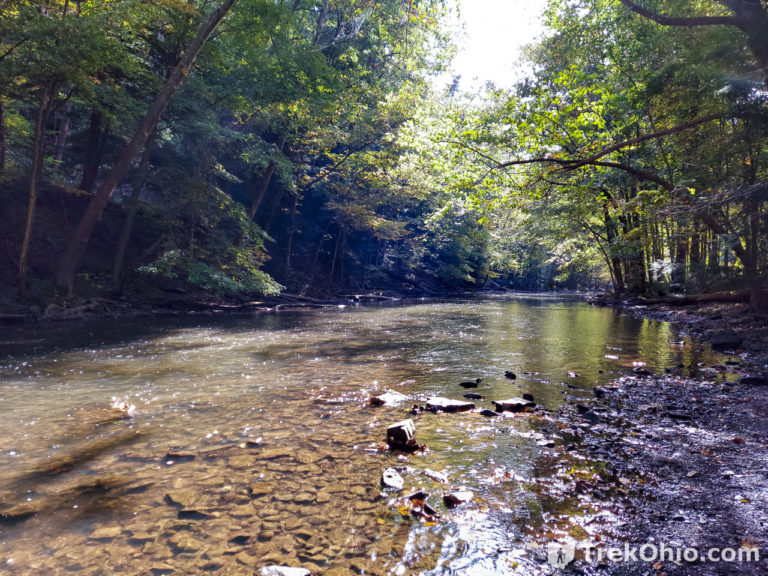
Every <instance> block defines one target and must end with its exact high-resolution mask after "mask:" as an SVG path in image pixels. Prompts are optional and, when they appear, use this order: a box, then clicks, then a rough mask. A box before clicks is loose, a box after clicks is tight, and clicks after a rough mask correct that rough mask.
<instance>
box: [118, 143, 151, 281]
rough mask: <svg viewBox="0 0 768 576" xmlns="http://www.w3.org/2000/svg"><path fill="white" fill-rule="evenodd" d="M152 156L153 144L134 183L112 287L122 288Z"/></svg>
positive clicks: (146, 153) (147, 148)
mask: <svg viewBox="0 0 768 576" xmlns="http://www.w3.org/2000/svg"><path fill="white" fill-rule="evenodd" d="M151 154H152V144H151V142H150V144H148V145H147V146H146V147H145V148H144V154H142V156H141V164H140V165H139V172H138V173H137V174H136V179H135V180H134V181H133V190H132V192H131V197H130V198H129V199H128V206H127V209H126V213H125V221H124V222H123V229H122V231H121V232H120V239H119V240H118V241H117V251H116V253H115V262H114V264H113V266H112V286H113V287H114V288H119V287H120V279H121V278H122V275H123V262H124V261H125V252H126V250H127V249H128V241H129V240H130V238H131V231H132V230H133V223H134V221H135V220H136V213H137V212H138V210H139V196H141V190H142V188H144V185H145V184H146V183H147V177H148V176H149V168H150V161H149V160H150V156H151Z"/></svg>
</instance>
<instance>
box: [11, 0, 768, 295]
mask: <svg viewBox="0 0 768 576" xmlns="http://www.w3.org/2000/svg"><path fill="white" fill-rule="evenodd" d="M454 10H455V6H453V5H452V4H450V3H446V2H441V1H438V0H423V1H419V0H409V1H405V0H392V1H389V0H385V1H381V2H368V1H365V2H363V1H358V0H339V1H335V0H334V1H330V0H294V1H292V2H287V1H277V2H276V1H273V0H239V1H237V0H219V1H218V2H216V3H211V2H197V1H192V0H191V1H189V2H182V1H181V0H162V1H160V2H143V1H142V2H135V1H128V0H111V1H109V2H105V1H79V2H77V1H71V0H56V1H53V0H30V1H10V0H7V1H5V2H3V8H2V10H1V11H0V184H1V191H0V194H2V196H3V202H2V206H3V208H2V210H3V216H4V221H5V222H6V226H5V227H4V228H3V230H2V231H1V232H0V244H2V245H3V246H4V254H3V256H2V258H3V259H4V265H3V266H2V269H3V270H4V274H3V277H2V279H0V280H1V281H2V282H3V283H5V285H7V286H8V287H9V289H8V290H7V291H6V292H7V294H8V296H7V297H6V299H12V298H15V297H11V296H10V294H11V293H12V292H16V293H17V294H19V295H21V297H23V298H26V299H28V300H32V301H38V302H48V301H50V300H52V299H54V298H57V297H66V296H68V295H73V294H74V295H86V294H113V295H114V294H116V293H122V294H124V295H130V294H134V295H141V294H143V295H146V294H150V293H166V294H167V293H169V291H170V293H177V292H178V291H192V292H202V293H208V294H211V295H215V296H217V297H229V298H246V299H247V298H252V297H253V296H254V295H256V294H264V293H277V292H279V291H281V290H287V291H290V292H295V293H301V294H339V293H346V292H351V291H367V290H396V291H401V292H402V291H409V292H418V293H430V294H434V293H446V292H451V291H459V290H468V289H470V290H477V289H482V288H501V287H504V288H516V289H534V290H542V289H551V288H581V289H585V288H589V289H599V288H603V287H605V286H606V285H610V286H611V287H612V288H613V289H614V290H615V291H617V292H625V291H632V292H635V293H641V294H645V295H654V294H662V293H683V292H689V293H700V292H712V291H719V290H736V289H746V290H749V291H750V292H751V294H752V298H753V301H755V302H760V301H762V299H763V298H764V288H765V287H764V285H763V276H764V272H765V269H766V265H767V264H768V256H767V255H766V254H767V253H768V250H766V238H767V234H766V232H767V229H768V223H767V222H766V216H765V214H766V211H765V210H766V199H767V198H766V190H768V184H766V177H767V174H768V147H766V136H767V133H768V92H767V91H766V88H767V87H768V74H767V73H766V69H768V6H766V4H765V2H761V1H760V0H739V1H736V0H722V1H711V2H690V1H688V0H675V1H674V2H671V1H668V2H664V3H662V2H650V1H649V2H645V3H643V4H640V3H635V2H630V1H628V0H627V1H625V0H620V1H614V0H577V1H568V2H565V1H560V0H551V1H550V2H549V5H548V9H547V11H546V14H545V15H544V18H545V23H546V25H547V30H548V31H547V33H546V34H545V35H544V37H543V38H542V39H541V40H540V41H538V42H537V43H535V44H534V45H531V46H529V47H528V48H527V51H526V59H527V61H528V63H529V65H530V69H531V73H530V74H529V75H528V76H527V77H525V78H522V79H521V80H520V81H519V83H518V84H517V85H516V86H515V87H514V88H512V89H499V88H497V87H495V86H493V85H488V86H486V87H485V88H484V89H483V90H482V91H480V93H475V94H467V93H463V92H462V90H461V85H460V83H458V82H456V81H454V82H450V80H445V77H444V76H443V77H441V76H440V74H442V73H444V71H445V70H446V69H447V65H448V63H449V62H450V59H451V56H452V54H453V53H454V51H455V49H456V48H455V45H454V39H453V38H452V37H451V33H450V26H449V25H448V23H447V22H448V17H449V15H450V14H451V13H452V12H453V11H454ZM436 78H442V80H437V79H436ZM443 84H446V85H447V86H446V87H445V88H443V87H442V85H443ZM14 285H15V286H16V288H17V289H16V290H15V291H12V290H11V289H10V287H11V286H14Z"/></svg>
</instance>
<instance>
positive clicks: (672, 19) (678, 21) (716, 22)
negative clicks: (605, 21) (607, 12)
mask: <svg viewBox="0 0 768 576" xmlns="http://www.w3.org/2000/svg"><path fill="white" fill-rule="evenodd" d="M619 2H621V3H622V4H624V6H626V7H627V8H629V9H630V10H632V12H635V13H637V14H640V16H643V17H644V18H648V19H649V20H653V21H654V22H656V23H657V24H661V25H663V26H686V27H691V26H736V27H737V28H740V26H739V21H738V20H737V19H736V18H734V17H733V16H690V17H679V16H664V15H663V14H657V13H656V12H651V11H650V10H648V9H647V8H645V7H644V6H640V5H639V4H635V3H634V2H630V1H629V0H619Z"/></svg>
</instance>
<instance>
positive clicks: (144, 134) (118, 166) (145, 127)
mask: <svg viewBox="0 0 768 576" xmlns="http://www.w3.org/2000/svg"><path fill="white" fill-rule="evenodd" d="M236 3H237V0H224V1H223V2H222V3H221V5H220V6H218V7H217V8H215V9H214V10H213V11H212V12H211V13H210V14H209V15H208V16H207V17H206V18H205V20H204V21H203V23H202V24H201V25H200V27H199V28H198V31H197V34H196V35H195V38H194V39H193V40H192V42H191V43H190V45H189V47H187V49H186V51H185V52H184V55H183V56H182V57H181V60H179V63H178V64H177V65H176V67H175V68H174V69H173V71H172V72H171V75H170V76H169V77H168V80H167V81H166V82H165V84H164V85H163V87H162V88H161V89H160V91H159V92H158V94H157V96H156V97H155V100H154V101H153V102H152V104H150V106H149V109H148V110H147V113H146V115H145V116H144V118H143V119H142V121H141V124H139V127H138V128H137V130H136V132H135V133H134V135H133V138H131V141H130V142H129V143H128V144H127V145H126V146H125V148H123V150H122V152H120V155H119V156H118V158H117V161H116V162H115V164H114V166H112V169H111V170H110V171H109V173H108V174H107V176H106V177H105V178H104V182H102V183H101V185H100V186H99V188H98V190H97V191H96V194H95V195H94V197H93V199H92V200H91V202H90V204H89V205H88V208H87V209H86V211H85V214H83V217H82V218H81V219H80V223H79V224H78V226H77V228H76V229H75V232H74V234H73V236H72V239H71V240H70V242H69V244H68V245H67V248H66V250H65V251H64V254H62V256H61V259H60V261H59V266H58V270H57V272H56V284H57V285H58V286H59V287H60V288H66V289H67V291H68V292H69V293H72V289H73V287H74V281H75V274H76V273H77V270H78V268H79V267H80V262H81V260H82V257H83V253H84V252H85V247H86V245H87V244H88V241H89V240H90V238H91V234H92V233H93V229H94V228H95V227H96V224H97V223H98V221H99V220H100V219H101V215H102V213H103V212H104V208H105V207H106V206H107V202H109V199H110V197H111V196H112V193H113V192H114V191H115V188H116V187H117V185H118V184H119V183H120V181H121V180H122V179H123V178H124V177H125V174H126V173H127V172H128V170H129V169H130V167H131V163H132V162H133V161H134V160H135V158H136V157H137V156H138V155H139V152H141V149H142V148H143V147H144V144H145V143H146V142H147V140H148V139H149V137H150V135H151V134H152V133H153V132H154V131H155V128H156V127H157V124H158V122H159V121H160V117H161V116H162V115H163V112H165V109H166V108H167V107H168V104H170V102H171V99H172V98H173V96H174V94H175V93H176V90H177V89H178V88H179V86H180V85H181V83H182V82H183V81H184V78H186V77H187V75H188V74H189V71H190V69H191V68H192V64H194V62H195V58H197V55H198V54H199V53H200V50H201V49H202V47H203V45H204V44H205V42H206V41H207V40H208V37H209V36H210V35H211V34H212V33H213V31H214V30H215V29H216V27H217V26H218V25H219V23H220V22H221V21H222V20H223V19H224V17H225V16H226V15H227V13H228V12H229V10H230V9H231V8H232V7H233V6H234V5H235V4H236Z"/></svg>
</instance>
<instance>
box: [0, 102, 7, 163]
mask: <svg viewBox="0 0 768 576" xmlns="http://www.w3.org/2000/svg"><path fill="white" fill-rule="evenodd" d="M5 154H6V144H5V102H3V101H2V100H1V99H0V176H2V174H3V172H5Z"/></svg>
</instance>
